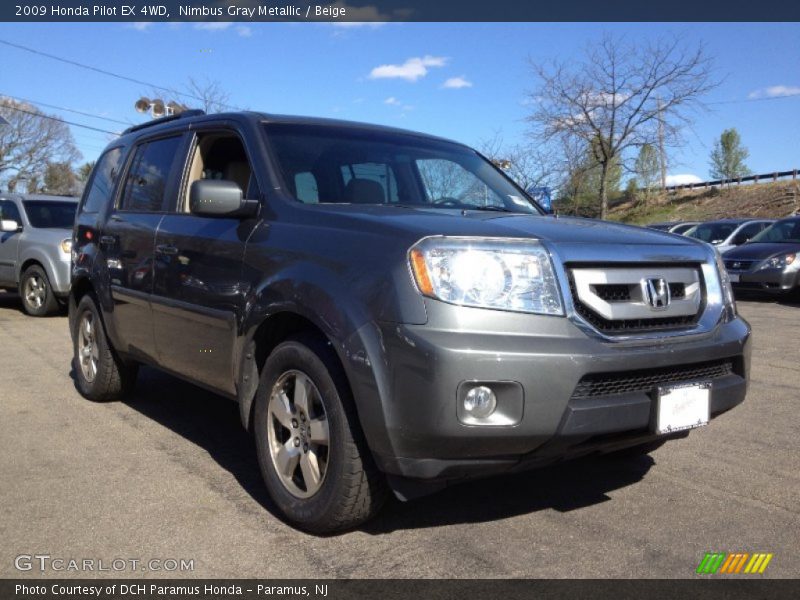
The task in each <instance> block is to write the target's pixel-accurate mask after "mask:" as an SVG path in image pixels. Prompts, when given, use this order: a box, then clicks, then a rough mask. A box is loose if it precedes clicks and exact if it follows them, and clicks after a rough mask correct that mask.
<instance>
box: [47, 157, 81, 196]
mask: <svg viewBox="0 0 800 600" xmlns="http://www.w3.org/2000/svg"><path fill="white" fill-rule="evenodd" d="M77 187H78V179H77V178H76V177H75V173H73V171H72V166H71V165H70V164H69V163H68V162H50V163H47V166H46V167H45V170H44V189H45V190H46V191H47V193H48V194H61V195H65V196H66V195H70V194H75V193H76V191H77Z"/></svg>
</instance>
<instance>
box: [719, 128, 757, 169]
mask: <svg viewBox="0 0 800 600" xmlns="http://www.w3.org/2000/svg"><path fill="white" fill-rule="evenodd" d="M748 156H750V152H748V151H747V148H745V147H744V146H742V138H741V137H740V136H739V132H738V131H736V129H735V128H731V129H726V130H725V131H723V132H722V135H721V136H719V139H718V140H717V141H716V142H714V149H713V150H712V151H711V177H713V178H715V179H736V178H737V177H744V176H745V175H749V174H750V169H748V168H747V165H746V164H744V161H745V160H747V157H748Z"/></svg>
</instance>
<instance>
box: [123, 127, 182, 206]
mask: <svg viewBox="0 0 800 600" xmlns="http://www.w3.org/2000/svg"><path fill="white" fill-rule="evenodd" d="M180 143H181V137H180V136H176V137H171V138H165V139H161V140H155V141H152V142H146V143H144V144H143V145H141V146H139V147H138V148H137V150H136V155H135V156H134V158H133V163H132V164H131V168H130V171H129V172H128V177H127V178H126V180H125V190H124V191H123V195H122V203H121V205H120V208H121V209H122V210H128V211H133V212H159V211H163V210H164V206H165V201H164V196H165V193H166V190H167V182H168V180H169V175H170V171H171V170H172V165H173V163H174V162H175V157H176V156H177V154H178V149H179V147H180Z"/></svg>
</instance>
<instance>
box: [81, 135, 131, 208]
mask: <svg viewBox="0 0 800 600" xmlns="http://www.w3.org/2000/svg"><path fill="white" fill-rule="evenodd" d="M121 158H122V148H112V149H111V150H109V151H108V152H106V153H105V154H103V156H101V157H100V160H99V161H97V165H96V166H95V168H94V173H93V174H92V183H91V184H90V186H89V189H88V190H87V192H86V200H85V201H84V203H83V208H82V209H81V212H87V213H96V212H98V211H99V210H100V209H101V208H102V207H103V203H104V202H106V201H107V200H108V199H109V198H110V197H111V193H112V191H113V190H114V185H115V184H116V183H117V177H118V176H119V168H120V164H119V163H120V159H121Z"/></svg>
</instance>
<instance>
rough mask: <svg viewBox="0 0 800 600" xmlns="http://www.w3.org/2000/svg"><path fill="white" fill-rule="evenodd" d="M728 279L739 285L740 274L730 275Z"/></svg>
mask: <svg viewBox="0 0 800 600" xmlns="http://www.w3.org/2000/svg"><path fill="white" fill-rule="evenodd" d="M728 277H729V278H730V280H731V283H739V274H738V273H728Z"/></svg>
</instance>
